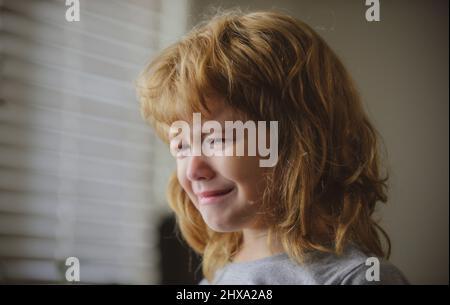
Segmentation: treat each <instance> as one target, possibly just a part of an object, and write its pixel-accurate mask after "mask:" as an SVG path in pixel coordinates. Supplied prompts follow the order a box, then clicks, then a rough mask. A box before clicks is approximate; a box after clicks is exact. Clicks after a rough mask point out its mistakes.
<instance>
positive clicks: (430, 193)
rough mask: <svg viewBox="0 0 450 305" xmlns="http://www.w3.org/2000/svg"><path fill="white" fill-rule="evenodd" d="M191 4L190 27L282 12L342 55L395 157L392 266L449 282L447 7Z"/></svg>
mask: <svg viewBox="0 0 450 305" xmlns="http://www.w3.org/2000/svg"><path fill="white" fill-rule="evenodd" d="M380 2H381V21H380V22H372V23H369V22H367V21H366V20H365V10H366V7H365V5H364V3H365V1H363V0H352V1H332V0H330V1H329V0H325V1H322V0H321V1H311V0H310V1H308V0H292V1H289V0H281V1H280V0H279V1H270V0H263V1H256V0H253V1H252V0H239V1H206V0H193V1H192V2H191V15H190V24H191V25H192V24H195V23H196V22H197V21H198V20H199V19H200V18H201V16H202V14H203V13H205V12H207V10H208V7H209V6H211V5H214V6H217V5H220V6H221V7H223V8H228V7H232V6H239V7H241V8H243V9H247V8H249V9H252V10H253V9H268V8H273V7H274V8H278V9H282V10H284V11H286V12H288V13H290V14H291V15H293V16H296V17H298V18H300V19H302V20H304V21H306V22H307V23H309V24H310V25H311V26H312V27H314V28H315V29H316V30H317V32H318V33H319V34H320V35H322V36H323V37H324V38H325V39H326V40H327V41H328V43H329V44H330V46H331V47H332V48H333V49H334V50H335V51H336V52H337V53H338V54H339V55H340V56H341V58H342V60H343V61H344V63H345V64H346V65H347V67H348V69H349V70H350V72H351V74H352V75H353V77H354V79H355V80H356V82H357V85H358V86H359V88H360V92H361V94H362V96H363V99H364V102H365V104H366V107H367V110H368V112H369V115H370V117H371V118H372V120H373V122H374V124H375V125H376V126H377V128H378V130H379V131H380V132H381V134H382V136H383V138H384V140H385V143H386V146H387V149H388V153H389V166H390V172H391V181H390V184H391V191H390V200H389V202H388V205H387V206H386V207H383V208H382V209H381V211H380V213H381V216H382V219H383V221H382V224H383V226H384V228H386V229H387V231H388V233H389V234H390V236H391V239H392V242H393V254H392V258H391V261H392V262H393V263H394V264H396V265H397V266H398V267H399V268H400V269H402V270H403V271H404V273H405V274H406V275H407V277H408V278H409V279H410V281H411V282H412V283H414V284H435V283H440V284H448V241H449V236H448V215H449V211H448V206H449V200H448V102H449V95H448V81H449V80H448V2H447V1H446V0H441V1H439V0H434V1H383V0H381V1H380Z"/></svg>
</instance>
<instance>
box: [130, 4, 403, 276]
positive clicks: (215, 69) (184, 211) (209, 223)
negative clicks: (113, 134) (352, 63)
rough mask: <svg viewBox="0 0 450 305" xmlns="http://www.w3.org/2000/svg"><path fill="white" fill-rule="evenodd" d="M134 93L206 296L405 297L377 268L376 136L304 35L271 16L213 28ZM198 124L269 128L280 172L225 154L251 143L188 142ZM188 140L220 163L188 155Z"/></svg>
mask: <svg viewBox="0 0 450 305" xmlns="http://www.w3.org/2000/svg"><path fill="white" fill-rule="evenodd" d="M138 93H139V97H140V101H141V112H142V114H143V116H144V117H145V119H146V120H147V121H148V122H149V123H150V124H151V125H152V126H153V127H154V128H155V130H156V131H157V133H158V134H159V135H160V137H161V138H162V139H164V140H165V141H166V142H167V143H169V145H170V147H171V151H172V152H173V154H174V155H175V156H176V164H177V171H176V173H175V174H174V175H173V176H172V178H171V180H170V183H169V188H168V200H169V204H170V206H171V208H172V209H173V210H174V211H175V213H176V216H177V222H178V225H179V228H180V230H181V233H182V235H183V237H184V238H185V240H186V241H187V243H188V244H189V245H190V246H191V247H192V248H193V249H194V250H195V251H196V252H198V253H200V254H201V255H202V256H203V274H204V277H205V278H204V279H203V280H202V282H201V284H208V283H209V284H379V283H383V284H406V283H407V280H406V279H405V278H404V276H403V275H402V273H401V272H400V271H399V270H398V269H397V268H395V267H394V266H393V265H392V264H390V263H389V262H387V261H385V260H383V259H382V258H383V257H387V256H389V252H390V242H389V238H388V236H387V235H386V233H385V232H384V231H383V230H382V229H381V228H380V227H379V225H378V224H377V223H376V222H375V221H374V220H372V219H371V215H372V213H373V212H374V209H375V205H376V203H377V202H378V201H381V202H386V201H387V196H386V181H387V178H382V177H381V174H380V169H379V167H380V165H379V155H378V152H377V149H378V148H377V143H378V139H377V137H378V135H377V133H376V131H375V129H374V128H373V126H372V125H371V123H370V122H369V120H368V118H367V115H366V114H365V112H364V110H363V108H362V103H361V100H360V97H359V96H358V93H357V92H356V89H355V86H354V84H353V82H352V80H351V79H350V76H349V75H348V73H347V71H346V70H345V68H344V66H343V65H342V63H341V61H340V60H339V59H338V58H337V56H336V55H335V54H334V52H333V51H332V50H331V49H330V48H329V46H328V45H327V44H326V43H325V41H324V40H323V39H322V38H321V37H319V36H318V34H317V33H315V32H314V30H312V29H311V28H310V27H309V26H308V25H306V24H305V23H303V22H301V21H299V20H296V19H294V18H292V17H289V16H287V15H285V14H282V13H277V12H255V13H249V14H243V13H240V12H235V11H232V12H227V13H222V14H219V15H217V16H215V17H213V18H212V19H211V20H209V21H208V22H206V23H202V24H200V25H199V26H197V27H196V28H194V29H193V30H192V31H191V32H190V33H188V34H187V35H186V36H185V37H183V38H182V39H181V40H180V41H179V42H177V43H175V44H173V45H171V46H170V47H168V48H167V49H165V50H164V51H163V52H162V53H161V54H160V55H159V57H157V58H156V59H154V60H153V61H152V62H151V63H150V65H149V66H148V67H147V68H146V69H145V71H144V72H143V73H142V75H141V76H140V78H139V81H138ZM193 113H200V114H201V115H203V116H204V117H206V118H208V119H210V120H213V121H215V122H218V124H219V125H220V126H222V127H223V126H224V125H225V122H226V121H231V122H233V121H236V120H239V121H247V122H257V121H263V122H269V121H270V122H277V126H278V132H277V133H276V134H273V133H272V132H270V133H267V132H266V133H265V134H266V135H268V136H269V138H268V139H265V140H267V141H264V142H263V143H265V144H269V145H271V144H272V145H273V144H274V143H275V144H277V145H276V148H277V153H278V155H277V157H278V159H277V162H276V164H274V165H273V166H271V167H270V166H269V167H263V166H261V163H260V161H261V159H263V157H262V155H261V154H260V152H259V151H258V154H256V155H251V154H249V153H247V154H245V155H243V156H242V155H238V156H236V155H235V154H234V155H232V154H226V152H227V151H228V152H231V153H232V152H234V149H235V148H236V146H238V144H242V143H246V144H248V143H249V142H250V141H251V140H253V138H252V136H251V135H250V133H249V132H247V134H246V135H244V136H241V137H238V136H237V137H234V133H231V136H230V134H229V133H225V134H224V133H223V132H220V131H219V132H217V131H216V130H214V131H213V132H208V130H206V131H205V129H200V131H199V129H198V127H197V130H196V128H195V126H194V125H195V124H193ZM175 121H178V122H180V121H184V122H186V125H189V126H190V127H193V129H194V130H193V131H192V132H190V133H192V134H189V133H188V134H187V135H186V133H184V134H180V133H179V129H178V128H175V129H173V128H171V126H172V124H173V123H174V122H175ZM225 129H226V128H225ZM174 131H175V133H173V132H174ZM196 131H197V132H200V133H201V134H200V141H201V143H203V144H202V145H204V146H202V148H203V147H212V150H213V152H214V151H215V152H216V153H215V154H213V155H207V156H206V155H205V154H204V153H200V154H195V153H193V152H194V151H195V150H196V148H195V145H194V144H195V143H194V142H195V140H193V139H195V132H196ZM258 132H259V125H258ZM259 134H260V133H258V135H259ZM261 134H264V132H262V133H261ZM197 138H199V137H197ZM257 141H258V142H260V141H261V139H259V137H258V139H257ZM222 144H224V145H225V144H226V145H225V146H222ZM224 147H225V148H224ZM197 148H198V147H197ZM249 151H250V149H249V150H248V151H247V152H249ZM220 152H222V154H220ZM224 152H225V153H224ZM379 233H381V235H382V236H383V237H384V238H385V239H386V242H387V248H388V250H387V251H386V252H385V251H384V250H383V247H382V241H381V239H380V235H379Z"/></svg>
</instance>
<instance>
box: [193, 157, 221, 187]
mask: <svg viewBox="0 0 450 305" xmlns="http://www.w3.org/2000/svg"><path fill="white" fill-rule="evenodd" d="M188 162H189V163H188V166H187V169H186V170H187V173H186V176H187V178H188V179H189V180H190V181H198V180H210V179H212V178H213V177H214V175H215V173H214V170H213V169H212V168H211V166H210V164H209V163H208V162H207V160H205V158H204V157H203V156H190V157H189V161H188Z"/></svg>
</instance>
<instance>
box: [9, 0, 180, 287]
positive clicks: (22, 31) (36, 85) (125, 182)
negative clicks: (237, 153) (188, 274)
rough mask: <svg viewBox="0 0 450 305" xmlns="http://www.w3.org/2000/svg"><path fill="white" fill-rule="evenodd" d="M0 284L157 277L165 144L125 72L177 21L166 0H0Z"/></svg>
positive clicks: (137, 67) (176, 32)
mask: <svg viewBox="0 0 450 305" xmlns="http://www.w3.org/2000/svg"><path fill="white" fill-rule="evenodd" d="M0 3H1V4H0V5H1V6H0V7H1V10H0V18H1V19H0V26H1V27H0V47H1V49H0V52H1V53H0V54H1V61H0V71H1V78H0V281H3V282H38V283H40V282H45V283H48V282H64V281H65V277H64V274H65V270H66V268H67V267H66V266H65V265H64V262H65V259H66V258H67V257H70V256H75V257H77V258H78V259H79V260H80V280H81V282H86V283H157V282H158V280H159V274H158V254H157V253H158V251H157V249H156V247H157V244H156V241H157V238H158V237H157V236H156V235H155V234H156V229H157V228H156V225H157V222H158V219H159V217H160V216H161V215H162V214H163V213H165V212H166V211H167V208H166V204H165V203H164V187H165V185H164V181H165V178H164V177H166V176H168V174H169V172H170V171H171V170H172V163H171V162H170V160H169V157H167V155H168V154H167V152H166V148H165V147H164V146H163V145H162V143H160V142H159V140H157V139H156V138H155V136H154V134H153V133H152V132H151V131H150V129H149V128H148V127H147V126H146V125H145V124H144V123H143V122H142V119H141V117H140V114H139V105H138V102H137V99H136V96H135V90H134V84H133V83H134V80H135V78H136V77H137V75H138V73H139V72H140V71H141V69H142V68H143V67H144V64H145V62H146V61H147V60H148V59H149V58H150V57H151V56H152V54H155V52H157V51H158V50H159V49H161V48H162V47H163V46H165V45H166V44H167V43H169V42H170V41H171V40H173V39H176V38H178V37H179V36H180V35H181V34H182V33H183V32H184V30H185V27H186V16H187V5H186V2H185V1H177V0H171V1H167V0H164V1H163V0H151V1H145V0H129V1H110V0H89V1H87V0H85V1H83V0H81V1H80V21H79V22H67V21H66V20H65V12H66V9H67V8H68V7H67V6H66V5H65V1H64V0H53V1H51V0H47V1H31V0H4V1H2V2H0Z"/></svg>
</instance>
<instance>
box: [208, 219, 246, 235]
mask: <svg viewBox="0 0 450 305" xmlns="http://www.w3.org/2000/svg"><path fill="white" fill-rule="evenodd" d="M205 223H206V225H207V226H208V227H209V228H210V229H211V230H213V231H215V232H220V233H229V232H236V231H239V230H240V229H239V228H237V227H236V226H234V225H232V224H230V223H227V222H217V221H211V220H209V221H208V220H205Z"/></svg>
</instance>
